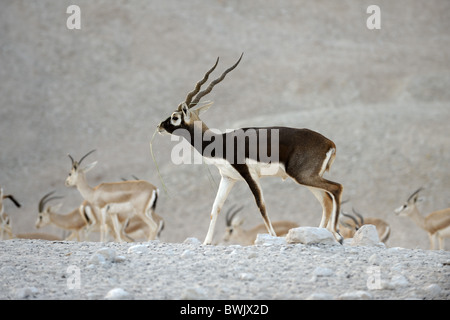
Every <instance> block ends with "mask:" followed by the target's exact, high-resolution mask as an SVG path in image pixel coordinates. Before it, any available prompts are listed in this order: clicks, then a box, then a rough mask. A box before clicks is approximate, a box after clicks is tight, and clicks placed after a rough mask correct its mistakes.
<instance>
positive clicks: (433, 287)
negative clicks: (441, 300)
mask: <svg viewBox="0 0 450 320" xmlns="http://www.w3.org/2000/svg"><path fill="white" fill-rule="evenodd" d="M425 291H427V292H428V294H429V296H430V298H435V297H437V296H439V295H440V294H441V292H442V289H441V287H440V286H439V285H437V284H435V283H432V284H430V285H429V286H426V287H425Z"/></svg>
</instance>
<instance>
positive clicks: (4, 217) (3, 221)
mask: <svg viewBox="0 0 450 320" xmlns="http://www.w3.org/2000/svg"><path fill="white" fill-rule="evenodd" d="M4 199H9V200H11V201H12V203H14V205H15V206H16V207H17V208H20V207H21V205H20V203H19V202H18V201H17V200H16V199H15V198H14V196H13V195H11V194H7V195H4V194H3V188H1V187H0V240H2V239H3V234H4V233H7V234H8V237H9V238H12V237H13V233H12V227H11V219H10V218H9V216H8V214H7V213H6V212H5V208H4V206H3V200H4Z"/></svg>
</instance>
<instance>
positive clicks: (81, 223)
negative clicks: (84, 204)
mask: <svg viewBox="0 0 450 320" xmlns="http://www.w3.org/2000/svg"><path fill="white" fill-rule="evenodd" d="M54 193H55V191H52V192H49V193H47V194H46V195H44V196H43V197H42V198H41V200H40V201H39V205H38V210H39V213H38V217H37V219H36V223H35V227H36V229H39V228H43V227H45V226H47V225H49V224H54V225H56V226H57V227H59V228H61V229H64V230H68V231H70V232H71V233H70V234H69V235H68V236H67V238H65V239H64V240H67V241H69V240H73V239H74V238H76V239H77V241H80V240H81V239H80V232H81V231H82V230H83V229H84V228H85V227H86V220H85V219H83V217H82V216H81V212H80V209H79V208H76V209H74V210H72V211H71V212H69V213H67V214H59V213H57V211H58V209H59V208H60V207H61V204H57V205H56V206H49V205H47V203H48V202H50V201H52V200H54V199H61V198H62V197H60V196H52V195H53V194H54Z"/></svg>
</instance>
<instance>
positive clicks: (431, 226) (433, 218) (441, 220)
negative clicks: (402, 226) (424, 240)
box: [394, 188, 450, 250]
mask: <svg viewBox="0 0 450 320" xmlns="http://www.w3.org/2000/svg"><path fill="white" fill-rule="evenodd" d="M422 190H423V188H419V189H417V190H416V191H414V192H413V193H412V194H411V195H410V196H409V198H408V200H407V201H406V202H405V204H404V205H402V206H401V207H399V208H397V209H395V211H394V212H395V213H396V214H397V215H399V216H406V217H410V218H411V219H412V220H413V221H414V222H415V223H416V224H417V225H418V226H419V227H420V228H422V229H424V230H425V231H426V232H428V236H429V238H430V250H434V248H435V239H436V237H437V238H438V239H439V249H440V250H443V249H444V238H450V208H447V209H443V210H438V211H433V212H431V213H430V214H428V215H427V216H425V217H424V216H422V214H421V213H420V212H419V209H418V208H417V206H416V204H417V202H418V201H420V198H419V192H420V191H422Z"/></svg>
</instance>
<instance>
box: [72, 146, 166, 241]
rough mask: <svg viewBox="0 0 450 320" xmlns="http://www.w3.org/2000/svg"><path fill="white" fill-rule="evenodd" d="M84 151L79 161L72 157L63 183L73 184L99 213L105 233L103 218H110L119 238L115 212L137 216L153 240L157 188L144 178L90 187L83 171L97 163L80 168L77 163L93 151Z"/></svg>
mask: <svg viewBox="0 0 450 320" xmlns="http://www.w3.org/2000/svg"><path fill="white" fill-rule="evenodd" d="M93 151H94V150H92V151H90V152H88V153H87V154H86V155H84V156H83V157H82V158H81V159H80V161H75V160H74V159H73V158H72V156H70V155H69V158H70V159H71V160H72V169H71V171H70V173H69V176H68V177H67V179H66V186H76V187H77V189H78V191H79V192H80V193H81V195H82V197H83V198H84V199H85V200H86V201H88V202H89V203H90V204H91V205H92V206H94V207H95V208H97V209H98V210H99V211H100V213H101V228H102V232H103V233H105V234H106V230H107V228H108V226H107V220H108V219H109V218H110V219H111V220H112V223H113V226H114V232H115V235H116V239H118V240H119V241H122V238H121V230H122V228H121V225H120V222H119V217H118V215H119V214H124V215H128V217H130V218H131V217H133V216H134V215H137V216H138V217H139V218H141V219H142V220H143V221H144V222H145V223H146V224H147V226H148V228H149V230H150V231H149V235H148V240H154V239H155V238H156V236H157V232H158V229H159V226H158V225H157V223H156V222H155V221H154V220H153V214H152V212H153V211H154V209H155V205H156V200H157V197H158V189H157V188H156V187H155V186H154V185H152V184H151V183H149V182H147V181H144V180H132V181H122V182H111V183H101V184H99V185H98V186H96V187H94V188H92V187H90V186H89V184H88V182H87V180H86V172H88V171H89V170H90V169H92V168H93V167H94V166H95V165H96V164H97V162H93V163H91V164H89V165H87V166H86V167H84V168H81V167H80V165H81V162H82V161H83V160H84V159H85V158H86V157H87V156H88V155H89V154H91V153H92V152H93Z"/></svg>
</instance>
